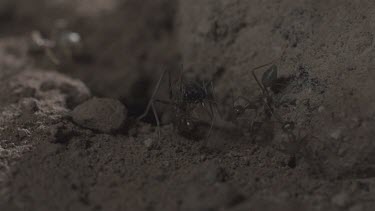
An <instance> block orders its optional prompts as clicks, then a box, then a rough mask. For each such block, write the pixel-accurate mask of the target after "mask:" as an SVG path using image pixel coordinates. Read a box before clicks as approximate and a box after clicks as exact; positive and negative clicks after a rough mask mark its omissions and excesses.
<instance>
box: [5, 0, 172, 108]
mask: <svg viewBox="0 0 375 211" xmlns="http://www.w3.org/2000/svg"><path fill="white" fill-rule="evenodd" d="M177 2H178V1H170V0H145V1H138V0H33V1H29V0H1V1H0V36H1V37H3V38H4V37H14V38H15V39H16V41H15V43H17V45H23V46H19V47H18V48H17V47H16V48H15V49H24V51H25V52H21V54H22V53H23V54H25V58H26V59H27V60H31V61H29V63H32V64H33V65H34V66H35V67H36V68H40V69H52V70H58V71H59V72H62V73H64V74H67V75H70V76H72V77H74V78H79V79H81V80H82V81H83V82H85V83H86V84H87V86H88V87H89V88H90V89H91V91H92V92H93V95H96V96H105V97H113V98H117V99H119V100H121V101H122V102H123V103H125V104H126V105H128V107H129V108H130V109H129V110H130V112H131V114H133V115H138V114H139V113H141V112H142V111H143V110H144V105H145V104H146V103H147V101H148V98H149V94H150V92H152V90H153V87H154V81H155V78H158V77H159V75H160V73H161V71H162V69H164V68H173V66H174V65H176V64H177V63H178V60H179V55H178V52H177V50H176V41H175V33H174V32H175V24H176V23H175V18H174V16H175V14H176V4H177ZM26 54H27V55H26ZM129 99H131V100H129Z"/></svg>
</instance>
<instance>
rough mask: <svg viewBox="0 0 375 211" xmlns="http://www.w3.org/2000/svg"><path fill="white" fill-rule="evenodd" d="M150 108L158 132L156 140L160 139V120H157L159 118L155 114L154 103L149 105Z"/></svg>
mask: <svg viewBox="0 0 375 211" xmlns="http://www.w3.org/2000/svg"><path fill="white" fill-rule="evenodd" d="M151 108H152V112H153V113H154V116H155V120H156V125H157V128H158V129H157V130H158V138H159V139H160V137H161V132H160V120H159V116H158V113H157V112H156V109H155V105H154V103H151Z"/></svg>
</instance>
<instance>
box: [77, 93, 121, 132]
mask: <svg viewBox="0 0 375 211" xmlns="http://www.w3.org/2000/svg"><path fill="white" fill-rule="evenodd" d="M71 115H72V118H73V121H74V122H75V123H77V124H78V125H80V126H82V127H84V128H89V129H92V130H97V131H100V132H104V133H110V132H112V131H116V130H119V129H120V128H121V126H122V125H123V123H124V122H125V120H126V115H127V109H126V108H125V106H124V105H123V104H122V103H121V102H120V101H118V100H114V99H108V98H92V99H90V100H88V101H86V102H84V103H82V104H80V105H78V106H77V107H76V108H74V110H73V111H72V113H71Z"/></svg>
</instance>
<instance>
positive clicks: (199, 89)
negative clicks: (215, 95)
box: [181, 81, 212, 104]
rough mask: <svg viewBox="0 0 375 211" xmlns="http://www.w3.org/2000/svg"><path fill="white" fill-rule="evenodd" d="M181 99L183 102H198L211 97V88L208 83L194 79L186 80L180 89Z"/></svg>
mask: <svg viewBox="0 0 375 211" xmlns="http://www.w3.org/2000/svg"><path fill="white" fill-rule="evenodd" d="M181 95H182V100H183V102H185V103H191V104H198V103H203V102H204V101H205V100H208V99H210V98H212V88H211V87H210V86H209V83H205V82H202V83H199V82H196V81H191V82H186V83H185V84H184V85H183V86H182V90H181Z"/></svg>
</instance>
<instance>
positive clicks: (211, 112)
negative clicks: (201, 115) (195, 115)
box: [202, 103, 215, 138]
mask: <svg viewBox="0 0 375 211" xmlns="http://www.w3.org/2000/svg"><path fill="white" fill-rule="evenodd" d="M208 104H209V106H210V107H209V109H207V107H206V106H205V105H204V103H202V107H203V108H204V109H206V111H207V112H208V114H209V115H210V119H211V122H210V129H209V130H208V133H207V138H208V137H209V136H210V135H211V131H212V128H213V126H214V120H215V113H214V110H213V108H212V104H211V103H208Z"/></svg>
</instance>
